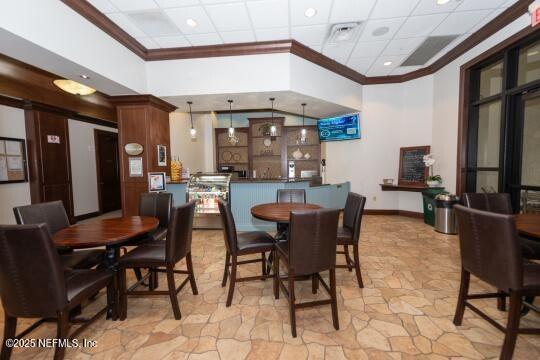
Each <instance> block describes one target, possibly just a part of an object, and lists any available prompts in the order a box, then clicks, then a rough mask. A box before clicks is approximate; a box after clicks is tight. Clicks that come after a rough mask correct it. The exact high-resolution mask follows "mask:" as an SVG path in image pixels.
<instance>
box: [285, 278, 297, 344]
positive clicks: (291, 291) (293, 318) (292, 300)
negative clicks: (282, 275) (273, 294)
mask: <svg viewBox="0 0 540 360" xmlns="http://www.w3.org/2000/svg"><path fill="white" fill-rule="evenodd" d="M287 276H288V277H289V279H288V280H289V317H290V321H291V333H292V337H296V307H295V301H296V298H295V296H294V272H292V271H290V269H289V274H288V275H287Z"/></svg>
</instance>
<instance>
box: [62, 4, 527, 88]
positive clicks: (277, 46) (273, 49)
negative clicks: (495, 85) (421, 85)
mask: <svg viewBox="0 0 540 360" xmlns="http://www.w3.org/2000/svg"><path fill="white" fill-rule="evenodd" d="M61 1H62V2H63V3H64V4H66V5H67V6H69V7H70V8H71V9H73V10H74V11H76V12H77V13H79V14H80V15H81V16H82V17H84V18H86V19H87V20H88V21H90V22H91V23H92V24H94V25H95V26H97V27H98V28H100V29H101V30H103V31H104V32H105V33H107V34H108V35H109V36H111V37H112V38H114V39H115V40H117V41H118V42H119V43H121V44H122V45H124V46H125V47H127V48H128V49H129V50H131V51H132V52H133V53H135V54H136V55H137V56H139V57H141V58H142V59H144V60H145V61H160V60H179V59H194V58H206V57H219V56H242V55H258V54H275V53H291V54H294V55H296V56H299V57H301V58H303V59H305V60H307V61H310V62H312V63H314V64H317V65H319V66H321V67H323V68H325V69H327V70H329V71H332V72H334V73H336V74H338V75H341V76H343V77H345V78H347V79H349V80H352V81H354V82H357V83H359V84H362V85H374V84H393V83H402V82H405V81H409V80H414V79H417V78H420V77H423V76H426V75H431V74H433V73H435V72H436V71H438V70H439V69H441V68H443V67H444V66H446V65H448V64H449V63H451V62H452V61H454V60H455V59H457V58H458V57H459V56H461V55H463V54H464V53H466V52H467V51H469V50H470V49H472V48H473V47H475V46H476V45H478V44H479V43H481V42H482V41H484V40H485V39H487V38H488V37H490V36H491V35H493V34H495V33H496V32H497V31H499V30H500V29H502V28H503V27H505V26H506V25H508V24H510V23H511V22H512V21H514V20H516V19H517V18H519V17H520V16H522V15H523V14H526V13H527V12H528V6H529V4H530V2H531V1H530V0H519V1H517V2H516V3H515V4H513V5H512V6H510V7H509V8H508V9H506V10H505V11H503V12H502V13H501V14H499V15H498V16H497V17H495V18H494V19H493V20H491V21H490V22H489V23H487V24H486V25H484V26H483V27H482V28H481V29H480V30H478V31H476V32H475V33H473V34H471V35H470V36H469V37H467V38H466V39H465V40H464V41H462V42H461V43H460V44H458V45H457V46H456V47H454V48H452V49H451V50H450V51H448V52H447V53H446V54H444V55H443V56H442V57H440V58H439V59H438V60H436V61H435V62H434V63H433V64H431V65H429V66H426V67H424V68H421V69H418V70H416V71H412V72H409V73H406V74H402V75H389V76H370V77H368V76H365V75H363V74H361V73H359V72H357V71H355V70H353V69H351V68H349V67H347V66H345V65H343V64H340V63H338V62H337V61H335V60H332V59H330V58H329V57H327V56H325V55H323V54H321V53H319V52H317V51H315V50H313V49H311V48H309V47H307V46H305V45H303V44H301V43H299V42H298V41H295V40H291V39H289V40H279V41H264V42H250V43H241V44H223V45H208V46H192V47H177V48H163V49H146V48H145V47H144V46H143V45H141V44H140V43H139V42H138V41H137V40H135V39H134V38H133V37H132V36H131V35H129V34H128V33H126V32H125V31H124V30H122V29H121V28H120V27H119V26H118V25H116V24H115V23H114V22H113V21H112V20H110V19H109V18H108V17H107V16H105V15H103V14H102V13H101V12H100V11H99V10H97V9H96V8H95V7H94V6H92V5H91V4H90V3H89V2H87V1H80V0H61ZM534 31H538V30H537V29H536V30H534Z"/></svg>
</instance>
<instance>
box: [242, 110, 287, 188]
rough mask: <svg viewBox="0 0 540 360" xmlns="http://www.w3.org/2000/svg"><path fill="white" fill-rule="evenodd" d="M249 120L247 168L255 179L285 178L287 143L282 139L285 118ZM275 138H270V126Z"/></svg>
mask: <svg viewBox="0 0 540 360" xmlns="http://www.w3.org/2000/svg"><path fill="white" fill-rule="evenodd" d="M248 120H249V136H250V139H249V142H250V151H249V155H250V156H249V168H250V170H251V175H252V176H253V172H256V174H257V178H264V179H275V178H279V177H282V178H284V177H286V176H287V164H286V159H287V142H286V140H285V138H284V134H285V130H284V127H285V126H284V124H285V118H283V117H274V118H273V119H272V118H251V119H248ZM271 125H275V126H276V130H277V131H276V136H270V126H271Z"/></svg>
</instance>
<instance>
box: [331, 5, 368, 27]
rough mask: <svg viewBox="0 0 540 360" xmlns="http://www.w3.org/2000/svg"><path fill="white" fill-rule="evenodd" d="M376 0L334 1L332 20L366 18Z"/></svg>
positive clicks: (358, 19) (346, 20)
mask: <svg viewBox="0 0 540 360" xmlns="http://www.w3.org/2000/svg"><path fill="white" fill-rule="evenodd" d="M375 1H376V0H361V1H359V0H339V1H334V5H333V7H332V12H331V14H330V22H331V23H333V24H335V23H340V22H348V21H363V20H366V19H367V18H368V16H369V13H370V12H371V9H372V8H373V5H374V4H375Z"/></svg>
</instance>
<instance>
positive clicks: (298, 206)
mask: <svg viewBox="0 0 540 360" xmlns="http://www.w3.org/2000/svg"><path fill="white" fill-rule="evenodd" d="M321 208H322V206H319V205H316V204H304V203H269V204H260V205H255V206H254V207H252V208H251V215H252V216H253V217H254V218H257V219H260V220H264V221H272V222H279V223H288V222H289V218H290V214H291V211H296V210H317V209H321Z"/></svg>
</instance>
